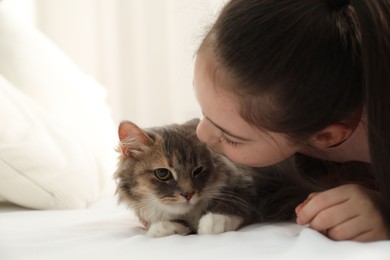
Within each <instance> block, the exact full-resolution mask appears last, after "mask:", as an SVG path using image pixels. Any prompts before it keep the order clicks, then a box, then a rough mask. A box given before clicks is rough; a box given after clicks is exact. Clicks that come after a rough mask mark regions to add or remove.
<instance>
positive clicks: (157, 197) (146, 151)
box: [116, 121, 219, 214]
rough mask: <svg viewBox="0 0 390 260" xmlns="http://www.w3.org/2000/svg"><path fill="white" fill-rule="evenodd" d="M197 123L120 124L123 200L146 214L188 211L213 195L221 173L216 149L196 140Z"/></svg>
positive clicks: (120, 195)
mask: <svg viewBox="0 0 390 260" xmlns="http://www.w3.org/2000/svg"><path fill="white" fill-rule="evenodd" d="M197 122H198V121H193V122H189V123H187V124H185V125H174V126H169V127H162V128H152V129H149V130H145V131H143V130H141V129H140V128H138V127H137V126H136V125H134V124H133V123H130V122H123V123H122V124H121V125H120V128H119V137H120V140H121V144H120V149H121V152H122V153H121V157H120V161H119V165H118V170H117V172H116V178H117V180H118V194H119V197H120V200H121V201H123V202H127V203H129V204H130V205H131V206H132V207H133V208H134V209H135V210H136V211H138V212H144V213H146V214H153V212H148V210H149V211H150V210H153V209H154V210H157V211H158V210H160V211H161V212H166V213H170V214H185V213H187V212H188V211H190V210H191V209H192V208H193V207H194V206H196V205H197V204H198V203H199V202H200V201H201V200H202V198H203V197H205V196H207V193H208V192H209V190H210V188H211V187H212V186H213V185H214V186H215V185H217V183H218V178H219V177H218V176H217V175H216V174H212V173H213V167H214V166H213V163H212V161H211V156H210V151H209V150H208V148H207V147H206V146H205V145H204V144H202V143H201V142H199V141H198V140H197V138H196V134H195V129H196V125H197ZM160 214H161V213H160Z"/></svg>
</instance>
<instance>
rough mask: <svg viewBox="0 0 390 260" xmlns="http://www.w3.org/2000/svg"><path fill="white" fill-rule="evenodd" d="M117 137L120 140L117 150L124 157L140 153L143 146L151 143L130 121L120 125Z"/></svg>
mask: <svg viewBox="0 0 390 260" xmlns="http://www.w3.org/2000/svg"><path fill="white" fill-rule="evenodd" d="M118 136H119V140H120V144H119V148H120V150H121V152H122V154H123V155H124V156H126V157H130V156H134V155H137V154H139V153H141V152H142V151H143V150H144V147H145V146H148V145H150V144H152V142H153V140H152V139H151V138H150V137H149V136H148V135H147V134H146V133H145V132H144V131H142V129H141V128H139V127H138V126H137V125H136V124H134V123H132V122H130V121H123V122H121V123H120V125H119V129H118Z"/></svg>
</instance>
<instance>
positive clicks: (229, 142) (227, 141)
mask: <svg viewBox="0 0 390 260" xmlns="http://www.w3.org/2000/svg"><path fill="white" fill-rule="evenodd" d="M221 141H222V142H224V143H227V144H228V145H232V146H237V145H239V144H240V143H237V142H233V141H232V140H229V139H227V138H226V137H221Z"/></svg>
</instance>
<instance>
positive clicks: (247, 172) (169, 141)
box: [114, 119, 315, 237]
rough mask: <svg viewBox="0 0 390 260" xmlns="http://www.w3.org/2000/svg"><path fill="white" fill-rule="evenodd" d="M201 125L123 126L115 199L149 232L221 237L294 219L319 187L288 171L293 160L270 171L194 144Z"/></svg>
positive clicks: (160, 234)
mask: <svg viewBox="0 0 390 260" xmlns="http://www.w3.org/2000/svg"><path fill="white" fill-rule="evenodd" d="M198 123H199V120H198V119H194V120H191V121H189V122H186V123H184V124H181V125H178V124H172V125H168V126H164V127H154V128H149V129H145V130H142V129H141V128H139V127H138V126H136V125H135V124H133V123H131V122H128V121H124V122H122V123H121V124H120V126H119V131H118V134H119V139H120V144H119V149H118V150H119V151H120V153H121V155H120V158H119V162H118V168H117V171H116V172H115V175H114V176H115V178H116V181H117V195H118V197H119V201H120V202H121V203H124V204H127V205H128V206H129V207H130V208H132V209H133V210H134V211H135V212H136V214H137V215H138V217H139V219H140V221H141V223H142V224H143V225H144V226H145V228H146V229H147V235H148V236H151V237H161V236H168V235H172V234H181V235H187V234H191V233H198V234H217V233H222V232H226V231H233V230H237V229H238V228H240V227H242V226H245V225H249V224H252V223H256V222H272V221H286V220H292V219H294V217H295V214H294V208H295V207H296V206H297V205H298V204H299V203H301V202H302V201H304V199H305V198H306V197H307V195H308V194H309V193H310V192H312V191H314V190H315V189H314V188H313V186H310V185H307V184H306V183H304V182H302V181H301V179H300V178H299V176H298V175H297V174H295V173H294V172H291V171H290V170H289V169H290V167H289V163H292V162H287V161H286V162H284V163H282V164H279V165H277V166H273V167H267V168H251V167H246V166H242V165H238V164H235V163H233V162H231V161H230V160H228V159H227V158H225V157H224V156H221V155H219V154H216V153H215V152H213V151H211V150H210V149H209V148H208V147H207V146H206V145H205V144H204V143H201V142H200V141H199V140H198V139H197V137H196V133H195V130H196V126H197V125H198ZM291 168H293V167H291ZM284 173H286V174H284Z"/></svg>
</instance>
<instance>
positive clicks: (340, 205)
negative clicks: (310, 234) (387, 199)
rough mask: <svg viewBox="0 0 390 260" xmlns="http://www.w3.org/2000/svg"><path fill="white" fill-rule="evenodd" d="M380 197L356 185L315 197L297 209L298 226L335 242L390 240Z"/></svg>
mask: <svg viewBox="0 0 390 260" xmlns="http://www.w3.org/2000/svg"><path fill="white" fill-rule="evenodd" d="M378 196H379V194H378V193H377V192H375V191H372V190H369V189H366V188H363V187H362V186H359V185H356V184H347V185H342V186H339V187H336V188H334V189H330V190H327V191H324V192H320V193H312V194H310V195H309V196H308V198H307V199H306V200H305V201H304V202H303V203H302V204H300V205H299V206H297V207H296V209H295V212H296V214H297V223H298V224H300V225H309V226H310V227H311V228H313V229H315V230H317V231H319V232H321V233H323V234H325V235H326V236H328V237H329V238H331V239H334V240H354V241H361V242H367V241H377V240H385V239H389V237H390V236H389V232H388V230H387V227H386V225H385V222H384V220H383V217H382V214H381V212H380V211H379V209H378V208H377V207H376V204H375V200H376V199H378Z"/></svg>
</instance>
